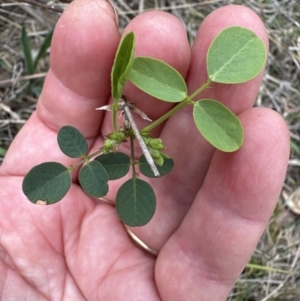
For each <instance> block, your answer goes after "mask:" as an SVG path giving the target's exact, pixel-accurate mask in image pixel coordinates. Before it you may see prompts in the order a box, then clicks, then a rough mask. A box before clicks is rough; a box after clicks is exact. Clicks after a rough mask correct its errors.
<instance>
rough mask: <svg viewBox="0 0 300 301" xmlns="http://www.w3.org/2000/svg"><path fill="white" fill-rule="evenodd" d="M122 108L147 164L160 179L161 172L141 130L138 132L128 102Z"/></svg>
mask: <svg viewBox="0 0 300 301" xmlns="http://www.w3.org/2000/svg"><path fill="white" fill-rule="evenodd" d="M122 108H123V110H124V113H125V116H126V118H127V119H128V121H129V123H130V126H131V128H132V130H133V132H134V135H135V138H136V139H137V141H138V143H139V145H140V147H141V150H142V152H143V154H144V156H145V158H146V160H147V162H148V164H149V166H150V168H151V170H152V171H153V173H154V175H155V176H156V177H158V176H159V171H158V169H157V167H156V165H155V163H154V161H153V158H152V156H151V154H150V152H149V150H148V148H147V146H146V144H145V142H144V140H143V138H142V136H141V135H140V132H139V130H138V128H137V126H136V124H135V122H134V119H133V117H132V115H131V111H130V108H129V105H128V103H127V102H126V101H124V104H123V106H122Z"/></svg>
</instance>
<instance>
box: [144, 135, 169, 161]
mask: <svg viewBox="0 0 300 301" xmlns="http://www.w3.org/2000/svg"><path fill="white" fill-rule="evenodd" d="M142 137H143V140H144V142H145V144H146V146H147V148H148V150H149V152H150V154H151V156H152V158H153V160H154V162H155V163H156V164H157V165H159V166H162V165H163V164H164V158H170V157H169V156H168V155H166V154H164V153H163V152H162V150H164V149H165V146H164V145H163V143H162V140H161V139H160V138H152V137H150V135H149V134H147V135H145V134H144V135H143V136H142Z"/></svg>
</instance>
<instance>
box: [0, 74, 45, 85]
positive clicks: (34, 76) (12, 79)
mask: <svg viewBox="0 0 300 301" xmlns="http://www.w3.org/2000/svg"><path fill="white" fill-rule="evenodd" d="M46 75H47V72H44V73H37V74H32V75H25V76H21V77H19V78H11V79H4V80H1V81H0V87H1V86H6V85H7V84H11V83H14V82H16V81H20V80H30V79H35V78H41V77H45V76H46Z"/></svg>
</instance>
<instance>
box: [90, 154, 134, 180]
mask: <svg viewBox="0 0 300 301" xmlns="http://www.w3.org/2000/svg"><path fill="white" fill-rule="evenodd" d="M95 160H97V161H98V162H100V163H101V164H102V166H103V167H104V168H105V170H106V172H107V174H108V178H109V180H116V179H119V178H122V177H124V176H125V175H126V174H127V173H128V171H129V168H130V158H129V157H128V156H127V155H126V154H124V153H120V152H115V153H114V152H112V153H107V154H103V155H100V156H98V157H96V158H95Z"/></svg>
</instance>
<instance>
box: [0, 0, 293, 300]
mask: <svg viewBox="0 0 300 301" xmlns="http://www.w3.org/2000/svg"><path fill="white" fill-rule="evenodd" d="M232 25H240V26H243V27H247V28H249V29H251V30H253V31H255V32H256V34H257V35H258V36H259V37H261V38H262V39H263V40H264V41H265V43H266V45H267V34H266V32H265V29H264V26H263V24H262V23H261V21H260V20H259V18H258V17H257V16H256V15H255V14H254V13H253V12H252V11H250V10H249V9H247V8H246V7H241V6H227V7H223V8H221V9H219V10H216V11H215V12H213V13H212V14H211V15H210V16H208V17H207V18H206V20H205V21H204V22H203V24H202V25H201V28H200V30H199V33H198V35H197V38H196V40H195V43H194V45H193V48H192V49H190V46H189V45H188V41H187V39H186V33H185V30H184V29H183V27H182V24H181V23H180V22H179V20H177V19H176V18H175V17H173V16H172V15H169V14H166V13H162V12H149V13H145V14H142V15H140V16H138V17H137V18H135V19H134V20H133V21H132V22H131V23H130V24H129V25H128V27H127V28H126V32H128V31H131V30H133V31H134V33H135V35H136V52H135V55H136V56H138V55H147V56H151V57H155V58H159V59H161V60H164V61H166V62H167V63H168V64H170V65H172V66H174V67H175V68H176V69H177V70H178V71H179V72H181V74H182V75H183V76H184V77H186V78H187V83H188V87H189V90H190V91H193V90H194V88H195V87H198V86H199V84H201V83H204V82H205V80H206V79H207V75H206V68H205V54H206V52H207V49H208V47H209V45H210V43H211V41H212V40H213V38H214V37H215V36H216V35H217V34H218V33H219V32H220V31H221V30H222V29H224V28H226V27H228V26H232ZM119 39H120V37H119V34H118V29H117V26H116V24H115V20H114V13H113V11H112V9H111V7H110V6H109V4H108V3H107V2H106V1H104V0H102V1H101V0H91V1H85V0H76V1H74V2H73V3H72V4H70V6H69V7H68V8H67V9H66V11H65V12H64V14H63V15H62V17H61V19H60V21H59V22H58V24H57V26H56V30H55V34H54V36H53V42H52V46H51V70H50V71H49V73H48V75H47V78H46V81H45V84H44V89H43V92H42V94H41V96H40V99H39V102H38V106H37V110H36V112H35V113H34V114H33V115H32V116H31V118H30V120H29V121H28V122H27V123H26V125H25V126H24V127H23V129H22V130H21V132H20V133H19V134H18V136H17V138H16V139H15V140H14V141H13V143H12V145H11V147H10V149H9V151H8V153H7V155H6V158H5V160H4V162H3V164H2V166H1V169H0V201H1V203H0V204H1V207H0V245H1V248H0V259H1V261H0V264H1V266H0V295H1V296H2V299H3V300H25V299H26V300H105V301H110V300H114V301H115V300H122V301H123V300H134V301H139V300H143V301H144V300H147V301H148V300H149V301H154V300H164V301H165V300H189V301H192V300H204V301H210V300H214V301H216V300H225V299H226V297H227V296H228V294H229V292H230V290H231V288H232V286H233V284H234V282H235V280H236V279H237V277H238V276H239V274H240V273H241V272H242V270H243V268H244V266H245V264H246V263H247V261H248V260H249V259H250V256H251V254H252V252H253V251H254V248H255V246H256V244H257V242H258V240H259V238H260V236H261V234H262V232H263V230H264V228H265V226H266V224H267V221H268V219H269V217H270V216H271V214H272V211H273V209H274V207H275V204H276V201H277V198H278V195H279V193H280V190H281V187H282V183H283V179H284V175H285V170H286V166H287V160H288V155H289V138H288V130H287V128H286V125H285V123H284V121H283V120H282V118H281V117H280V116H279V115H277V114H276V113H275V112H273V111H271V110H268V109H265V108H251V107H252V105H253V103H254V100H255V98H256V95H257V93H258V89H259V86H260V84H261V79H262V74H261V75H260V76H258V77H257V78H255V79H254V80H252V81H250V82H248V83H245V84H240V85H221V84H213V85H212V88H211V89H209V90H208V91H205V93H203V94H202V95H201V96H203V97H207V98H214V99H218V100H220V101H222V102H223V103H224V104H225V105H226V106H228V107H229V108H230V109H231V110H233V111H234V113H236V114H238V115H239V117H240V119H241V122H242V123H243V126H244V130H245V142H244V145H243V147H242V148H241V149H240V150H238V151H237V152H235V153H222V152H219V151H215V150H214V149H213V148H212V147H211V146H210V145H209V144H208V143H207V142H206V141H205V140H204V139H203V138H201V136H200V135H199V132H198V130H197V129H196V127H195V125H194V123H193V119H192V116H191V112H190V109H191V108H190V107H186V108H184V109H183V110H182V111H180V112H179V113H177V114H176V115H174V116H173V117H172V118H170V119H169V120H168V121H167V122H166V123H165V124H164V126H162V127H160V128H158V129H156V131H157V132H156V134H157V135H160V137H161V138H162V139H163V141H164V144H165V145H166V146H167V153H168V154H169V155H171V157H172V158H173V159H174V161H175V168H174V170H173V171H172V173H171V174H169V175H167V176H165V177H163V178H161V179H159V180H157V179H154V180H153V182H152V183H151V185H152V186H153V187H154V190H155V192H156V195H157V209H156V213H155V216H154V218H153V219H152V220H151V222H150V223H149V224H147V225H146V226H144V227H140V228H134V229H132V231H133V232H134V233H135V234H136V235H137V236H138V237H140V238H141V239H142V240H143V241H144V242H145V243H146V244H148V245H149V246H151V247H152V248H154V249H157V250H159V255H158V257H157V259H156V258H154V257H153V256H150V255H149V254H146V253H145V252H144V251H143V250H141V249H139V248H138V247H137V246H136V245H135V244H134V243H133V242H132V241H131V239H130V238H129V237H128V235H127V234H126V232H125V230H124V227H123V225H122V224H121V223H120V221H119V219H118V217H117V215H116V212H115V208H114V207H113V206H112V205H110V204H106V203H103V202H99V201H97V200H95V199H92V198H90V197H88V196H87V195H85V194H84V193H83V192H82V190H81V189H80V187H79V186H78V184H77V179H76V175H74V184H73V185H72V188H71V190H70V191H69V193H68V194H67V196H66V197H65V198H64V199H63V200H62V201H61V202H59V203H57V204H55V205H51V206H47V207H44V206H38V205H33V204H31V203H30V202H29V201H28V200H27V199H26V197H25V196H24V195H23V192H22V188H21V187H22V180H23V177H24V175H25V174H26V173H27V172H28V171H29V169H30V168H31V167H33V166H34V165H37V164H39V163H42V162H45V161H58V162H61V163H63V164H65V165H66V166H69V165H70V164H74V160H72V159H70V158H68V157H66V156H65V155H63V154H62V153H61V151H60V150H59V148H58V145H57V142H56V136H57V131H58V130H59V129H60V128H61V127H62V126H64V125H73V126H75V127H76V128H78V129H79V130H80V131H81V132H82V133H83V134H84V135H85V137H86V138H87V139H88V142H89V146H90V150H91V152H93V151H95V150H97V149H98V148H99V147H101V146H102V142H103V137H104V135H107V134H108V133H110V132H111V131H112V125H111V115H110V113H106V114H105V113H103V112H99V111H95V108H96V107H100V106H102V105H105V104H106V103H107V102H108V101H109V98H110V71H111V66H112V63H113V58H114V55H115V51H116V48H117V45H118V43H119ZM125 95H126V96H127V99H128V100H130V101H133V102H135V103H136V104H137V106H138V107H139V108H140V109H142V110H143V111H144V112H146V114H147V115H148V116H149V117H150V118H152V119H156V118H158V117H159V116H161V115H162V114H163V113H164V112H166V111H167V110H169V109H170V106H171V104H170V103H163V102H160V101H156V100H153V99H151V97H150V96H147V95H145V94H144V93H142V92H141V91H137V89H136V88H134V87H133V86H131V85H128V86H127V87H126V90H125ZM139 122H140V125H141V124H142V123H143V122H144V121H139ZM182 141H184V142H182ZM123 150H124V151H126V146H125V148H124V149H123ZM118 186H120V181H113V182H112V183H111V185H110V192H109V195H108V196H107V197H108V199H111V200H113V199H114V195H115V193H116V189H117V187H118Z"/></svg>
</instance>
